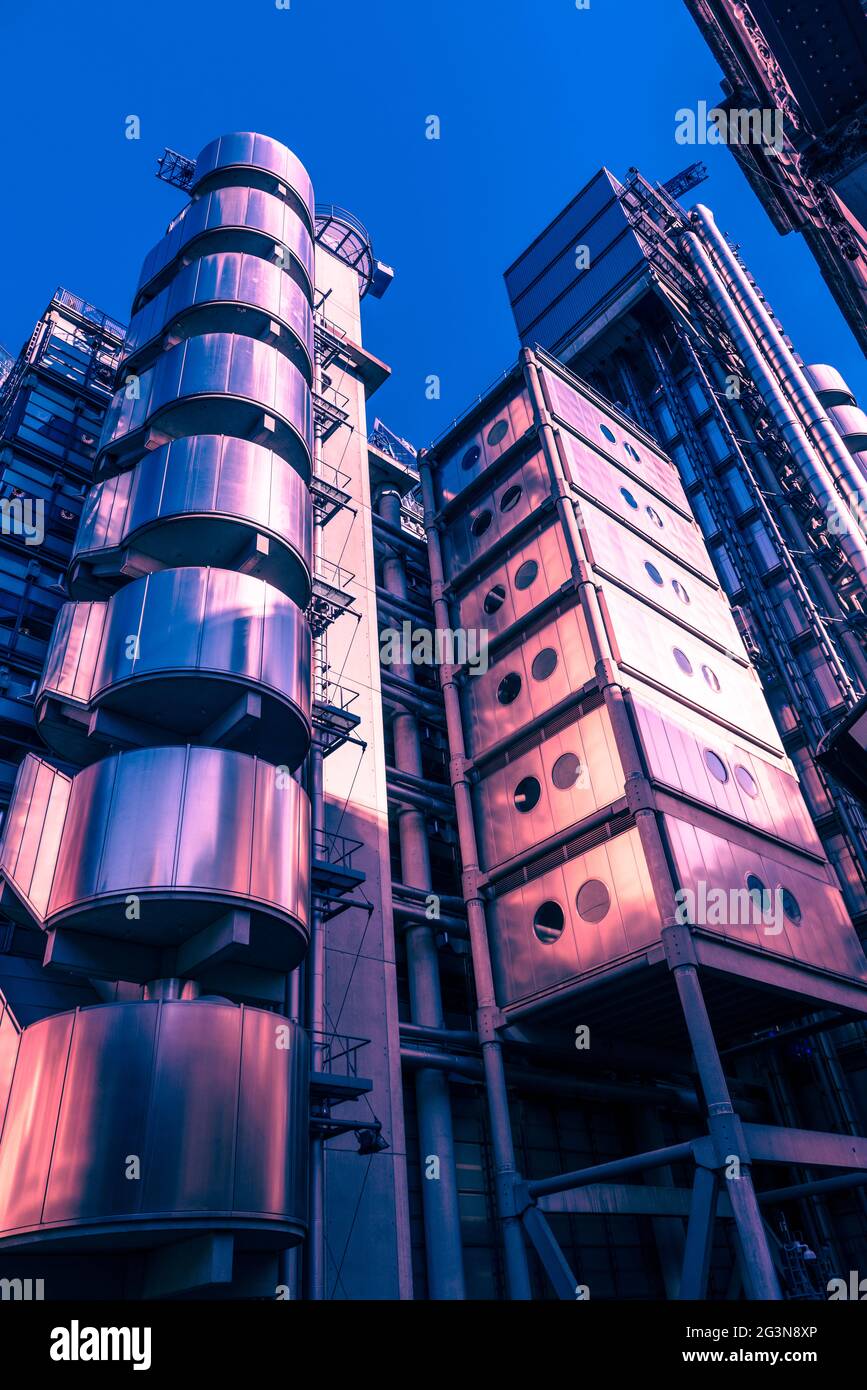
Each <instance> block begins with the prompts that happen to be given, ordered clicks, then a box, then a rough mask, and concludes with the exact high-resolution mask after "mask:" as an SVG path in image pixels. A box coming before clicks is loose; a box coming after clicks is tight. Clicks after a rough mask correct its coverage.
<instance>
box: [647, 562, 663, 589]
mask: <svg viewBox="0 0 867 1390" xmlns="http://www.w3.org/2000/svg"><path fill="white" fill-rule="evenodd" d="M644 568H645V569H646V570H647V573H648V574H649V575H650V577H651V579H652V580H653V582H654V584H660V585H661V584H662V575H661V574H660V573H659V570H658V569H657V568H656V565H652V564H651V563H650V561H649V560H646V561H645V564H644Z"/></svg>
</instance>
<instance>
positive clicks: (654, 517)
mask: <svg viewBox="0 0 867 1390" xmlns="http://www.w3.org/2000/svg"><path fill="white" fill-rule="evenodd" d="M644 510H645V511H646V512H647V515H648V516H649V517H650V520H651V521H652V522H653V524H654V526H658V527H659V529H660V531H661V530H662V528H663V526H664V525H665V522H664V521H663V519H662V517H661V516H660V515H659V512H658V511H657V510H656V508H655V507H645V508H644Z"/></svg>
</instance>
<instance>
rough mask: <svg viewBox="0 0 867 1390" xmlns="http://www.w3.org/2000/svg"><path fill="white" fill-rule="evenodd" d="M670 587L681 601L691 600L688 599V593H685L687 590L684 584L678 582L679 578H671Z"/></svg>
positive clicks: (687, 601) (688, 601)
mask: <svg viewBox="0 0 867 1390" xmlns="http://www.w3.org/2000/svg"><path fill="white" fill-rule="evenodd" d="M671 587H672V589H673V590H674V592H675V593H676V594H677V597H678V598H679V599H680V601H681V603H690V602H691V599H690V597H689V594H688V593H687V590H686V588H685V586H684V585H683V584H681V582H680V580H679V579H672V581H671Z"/></svg>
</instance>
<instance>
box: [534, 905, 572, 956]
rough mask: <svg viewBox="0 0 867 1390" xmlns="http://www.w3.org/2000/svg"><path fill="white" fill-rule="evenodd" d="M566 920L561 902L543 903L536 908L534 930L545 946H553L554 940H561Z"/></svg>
mask: <svg viewBox="0 0 867 1390" xmlns="http://www.w3.org/2000/svg"><path fill="white" fill-rule="evenodd" d="M565 922H566V919H565V917H564V916H563V909H562V907H561V906H560V904H559V903H555V902H548V903H542V904H541V906H540V907H538V908H537V909H536V915H535V917H534V918H533V931H534V932H535V933H536V935H537V937H538V938H539V940H540V941H541V942H542V944H543V946H553V944H554V942H555V941H559V939H560V937H561V936H562V935H563V927H564V925H565Z"/></svg>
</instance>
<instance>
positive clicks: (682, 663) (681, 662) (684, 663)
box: [672, 647, 692, 676]
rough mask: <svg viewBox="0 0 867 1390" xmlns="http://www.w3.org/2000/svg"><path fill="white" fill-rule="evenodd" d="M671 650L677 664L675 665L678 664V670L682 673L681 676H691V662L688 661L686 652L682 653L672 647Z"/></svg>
mask: <svg viewBox="0 0 867 1390" xmlns="http://www.w3.org/2000/svg"><path fill="white" fill-rule="evenodd" d="M672 650H673V652H674V659H675V661H676V662H677V664H678V666H679V667H680V669H681V671H682V672H683V674H684V675H685V676H691V675H692V662H691V661H690V659H689V657H688V656H687V654H686V652H682V651H681V650H680V647H674V648H672Z"/></svg>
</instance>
